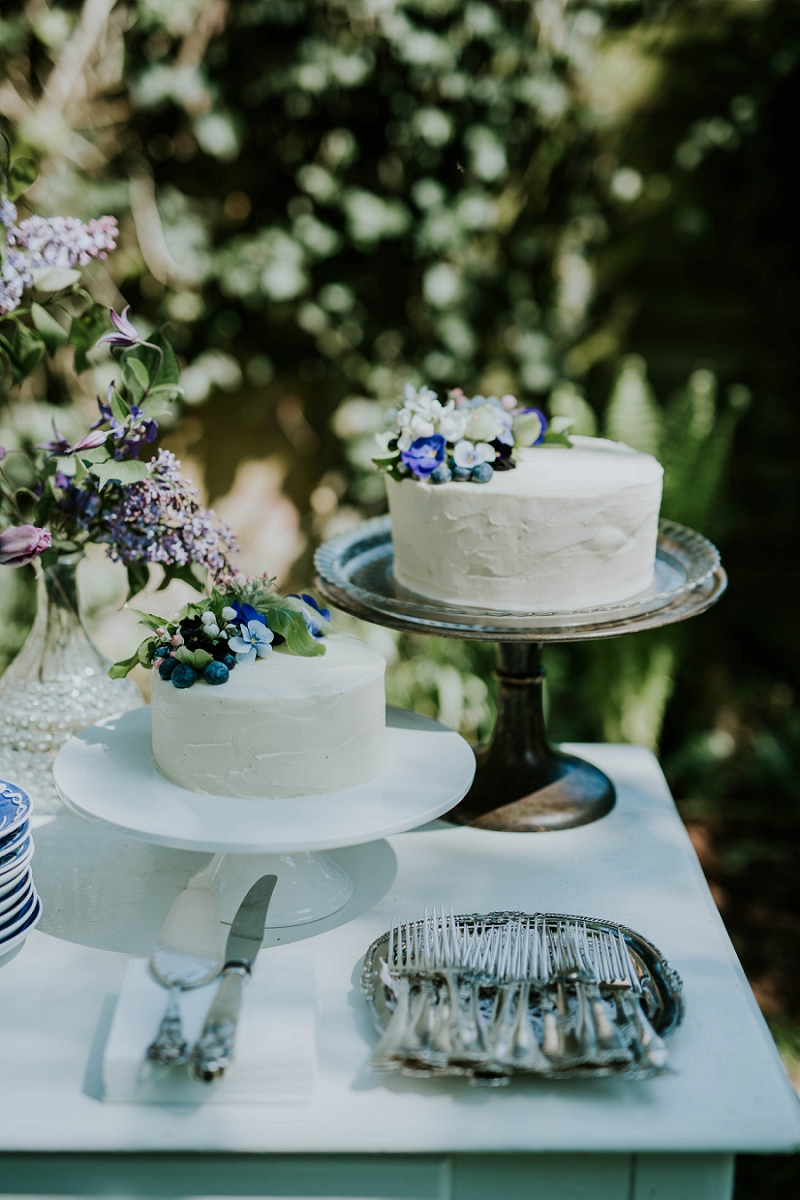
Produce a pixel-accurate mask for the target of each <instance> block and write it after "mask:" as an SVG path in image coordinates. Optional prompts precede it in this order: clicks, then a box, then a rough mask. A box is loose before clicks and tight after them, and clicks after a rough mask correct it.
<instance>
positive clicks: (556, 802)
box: [315, 517, 727, 833]
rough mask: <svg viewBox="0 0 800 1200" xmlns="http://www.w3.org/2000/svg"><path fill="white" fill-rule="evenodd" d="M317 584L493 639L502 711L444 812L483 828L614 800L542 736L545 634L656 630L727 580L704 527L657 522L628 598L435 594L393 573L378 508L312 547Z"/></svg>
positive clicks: (330, 592) (376, 614)
mask: <svg viewBox="0 0 800 1200" xmlns="http://www.w3.org/2000/svg"><path fill="white" fill-rule="evenodd" d="M315 566H316V571H317V580H316V583H317V587H318V589H319V591H320V592H321V593H322V595H323V596H324V597H325V599H326V600H328V601H329V603H331V604H333V605H334V606H335V607H336V608H340V609H342V610H343V611H344V612H347V613H350V614H351V615H352V616H355V617H360V618H361V619H362V620H364V621H372V622H373V623H375V624H378V625H388V626H389V627H390V628H392V629H400V630H403V631H406V632H411V633H426V634H431V635H434V636H438V637H451V638H459V639H462V640H465V641H490V642H497V644H498V666H497V669H496V672H495V673H496V676H497V679H498V682H499V694H498V704H497V721H496V723H495V728H494V733H493V735H492V738H491V741H490V742H489V743H488V744H487V745H486V746H484V747H482V748H481V749H480V750H479V751H478V755H477V756H478V770H477V773H476V776H475V782H474V783H473V785H472V788H471V789H470V791H469V792H468V793H467V795H466V796H465V797H464V799H463V800H462V801H461V802H460V804H458V805H457V807H456V808H454V809H453V810H452V811H451V812H450V813H448V814H447V817H448V819H449V820H452V821H455V822H458V823H460V824H463V825H473V826H477V827H478V828H481V829H495V830H502V831H505V832H511V833H542V832H547V831H552V830H558V829H571V828H573V827H574V826H576V825H586V824H588V823H589V822H590V821H596V820H598V819H599V818H600V817H603V816H605V814H606V813H607V812H610V810H611V809H612V808H613V806H614V800H615V796H614V786H613V784H612V783H611V781H610V779H608V778H607V776H606V775H604V774H603V772H602V771H599V770H598V769H597V767H593V766H592V765H591V764H590V763H587V762H584V761H583V760H582V759H580V758H576V757H574V756H573V755H570V754H563V753H561V751H559V750H555V749H553V747H551V746H550V744H549V742H548V739H547V730H546V727H545V720H544V709H543V704H542V684H543V681H544V675H545V672H544V667H543V665H542V651H543V649H544V644H545V643H546V642H578V641H591V640H594V639H596V638H608V637H619V636H620V635H622V634H626V633H637V632H639V631H642V630H645V629H658V628H660V627H661V626H664V625H672V624H675V623H676V622H678V621H685V620H687V619H688V618H689V617H694V616H697V615H698V614H699V613H702V612H705V610H706V609H707V608H710V607H711V605H712V604H715V603H716V601H717V600H719V598H720V596H721V595H722V593H723V592H724V591H725V588H726V586H727V577H726V575H725V571H724V570H723V568H722V566H721V564H720V558H719V553H718V552H717V550H716V548H715V547H714V546H713V545H712V544H711V542H709V541H708V540H707V539H706V538H704V537H702V536H701V535H700V534H698V533H695V532H694V531H693V530H691V529H687V528H685V527H684V526H682V525H677V524H675V523H674V522H672V521H661V523H660V527H659V538H658V549H657V555H656V569H655V575H654V579H653V583H652V585H651V587H650V588H649V589H648V590H647V591H646V592H643V593H640V594H639V595H638V596H635V597H633V598H632V599H631V600H628V601H625V603H621V604H615V605H609V606H606V607H603V608H595V609H581V610H576V611H574V612H561V613H545V614H542V613H530V614H525V613H511V612H499V611H498V612H495V611H491V610H486V609H477V608H466V607H458V606H456V605H450V604H444V603H440V602H439V601H435V600H428V599H426V598H425V597H424V596H419V595H417V594H416V593H414V592H410V591H408V590H406V589H405V588H403V587H401V586H400V584H398V583H397V582H396V580H395V578H394V574H393V570H392V566H393V548H392V532H391V521H390V518H389V517H377V518H376V519H375V520H372V521H367V522H366V523H365V524H363V525H360V526H359V527H358V528H357V529H355V530H352V531H351V532H349V533H344V534H341V535H340V536H338V537H335V538H332V539H331V540H330V541H329V542H326V543H325V544H324V545H323V546H321V547H320V548H319V550H318V551H317V553H316V556H315Z"/></svg>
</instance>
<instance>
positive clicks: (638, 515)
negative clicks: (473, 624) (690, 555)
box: [386, 437, 664, 613]
mask: <svg viewBox="0 0 800 1200" xmlns="http://www.w3.org/2000/svg"><path fill="white" fill-rule="evenodd" d="M570 440H571V442H572V448H571V449H561V448H555V447H547V446H534V447H531V448H528V449H518V450H517V451H516V452H515V457H516V459H517V466H516V469H514V470H511V471H495V472H494V474H493V476H492V478H491V479H490V481H489V482H488V483H485V484H478V483H473V482H465V483H456V482H451V483H441V484H436V483H431V482H428V481H427V480H420V479H410V478H409V479H404V480H402V481H398V480H395V479H392V478H389V479H387V481H386V485H387V491H388V497H389V510H390V512H391V515H392V540H393V542H394V573H395V577H396V579H397V580H398V582H399V583H400V584H402V585H403V587H406V588H408V589H409V590H410V591H413V592H417V593H418V594H419V595H421V596H426V597H429V598H431V599H433V600H442V601H445V602H446V603H448V604H456V605H464V606H468V607H473V608H485V609H495V610H504V611H509V612H530V613H546V612H564V611H570V610H573V609H582V608H595V607H600V606H603V605H611V604H615V603H618V602H620V601H623V600H629V599H630V598H631V597H633V596H635V595H637V594H638V593H639V592H642V591H644V590H645V589H646V588H647V587H649V586H650V584H651V582H652V579H653V572H654V567H655V555H656V541H657V537H658V514H659V509H660V507H661V488H662V480H663V474H664V472H663V468H662V467H661V465H660V463H659V462H657V460H656V459H655V458H653V457H652V455H650V454H640V453H638V452H637V451H635V450H631V449H630V447H629V446H624V445H622V444H621V443H618V442H610V441H607V440H606V439H604V438H588V437H573V438H571V439H570Z"/></svg>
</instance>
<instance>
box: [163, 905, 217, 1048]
mask: <svg viewBox="0 0 800 1200" xmlns="http://www.w3.org/2000/svg"><path fill="white" fill-rule="evenodd" d="M224 953H225V947H224V943H223V939H222V926H221V924H220V920H219V909H218V908H217V901H216V899H215V897H214V895H213V893H212V892H210V891H209V890H208V888H203V887H192V886H191V885H190V886H189V887H188V888H187V889H186V890H185V891H183V892H180V893H179V895H178V896H177V898H176V900H175V903H174V904H173V906H172V908H171V909H170V910H169V913H168V915H167V919H166V921H165V922H164V925H163V927H162V929H161V933H160V934H159V935H158V941H157V942H156V944H155V947H154V949H153V953H152V954H151V955H150V970H151V971H152V972H153V974H154V975H155V977H156V979H157V980H158V982H159V983H161V984H163V986H164V987H167V988H169V1002H168V1004H167V1011H166V1012H165V1014H164V1019H163V1020H162V1022H161V1025H160V1027H159V1030H158V1033H157V1034H156V1036H155V1038H154V1040H153V1041H152V1042H151V1043H150V1045H149V1046H148V1048H147V1057H148V1058H149V1059H150V1061H151V1062H157V1063H161V1064H162V1065H163V1066H173V1067H175V1066H180V1065H181V1064H182V1063H185V1062H188V1060H189V1049H190V1047H189V1045H188V1043H187V1041H186V1039H185V1038H184V1036H183V1027H182V1024H181V1010H180V994H181V992H182V991H184V990H185V989H186V988H195V987H200V986H201V985H202V984H204V983H208V982H209V981H210V980H211V979H213V978H214V976H215V975H218V974H219V971H220V968H221V966H222V964H223V962H224Z"/></svg>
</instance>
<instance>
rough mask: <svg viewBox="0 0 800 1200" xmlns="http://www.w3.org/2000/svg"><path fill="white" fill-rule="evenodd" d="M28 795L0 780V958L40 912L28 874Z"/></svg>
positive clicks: (32, 925) (30, 845)
mask: <svg viewBox="0 0 800 1200" xmlns="http://www.w3.org/2000/svg"><path fill="white" fill-rule="evenodd" d="M30 814H31V798H30V796H29V795H28V793H27V792H24V791H23V790H22V788H20V787H17V786H16V784H14V783H7V782H6V781H5V780H4V779H0V958H2V957H3V955H5V954H8V952H9V950H13V949H14V947H15V946H17V945H19V943H20V942H22V941H24V940H25V938H26V937H27V936H28V934H29V933H30V932H31V930H32V929H34V928H35V927H36V925H37V924H38V921H39V917H40V916H41V915H42V902H41V900H40V899H39V897H38V896H37V894H36V888H35V887H34V886H33V876H32V875H31V859H32V858H33V838H32V837H31V831H30Z"/></svg>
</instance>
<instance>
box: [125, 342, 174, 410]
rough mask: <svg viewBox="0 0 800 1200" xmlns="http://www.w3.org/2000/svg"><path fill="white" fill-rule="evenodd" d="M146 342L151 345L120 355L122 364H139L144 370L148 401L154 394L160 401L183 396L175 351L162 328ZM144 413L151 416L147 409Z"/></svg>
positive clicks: (138, 347)
mask: <svg viewBox="0 0 800 1200" xmlns="http://www.w3.org/2000/svg"><path fill="white" fill-rule="evenodd" d="M148 340H149V342H150V343H151V344H150V345H148V346H142V345H139V346H132V347H131V349H130V350H126V351H125V353H124V354H123V355H122V362H123V364H127V363H132V362H137V363H141V365H142V366H143V367H144V368H145V370H146V372H147V380H148V384H149V388H148V397H147V398H148V400H149V398H150V395H152V394H154V393H155V394H156V395H159V396H160V397H161V398H162V399H167V400H174V399H176V398H177V397H178V396H180V395H182V394H183V389H182V388H181V386H180V380H181V372H180V367H179V366H178V360H177V358H176V357H175V351H174V350H173V349H172V346H171V345H170V344H169V342H168V341H167V339H166V337H165V335H164V326H163V325H162V326H161V328H160V329H157V330H156V331H155V333H154V334H152V335H151V337H150V338H149V339H148ZM156 346H157V347H158V349H159V350H160V351H161V354H160V355H159V353H158V351H157V350H156V349H155V348H154V347H156ZM145 411H147V415H148V416H150V415H152V414H151V413H150V412H149V411H148V410H147V409H145Z"/></svg>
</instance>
